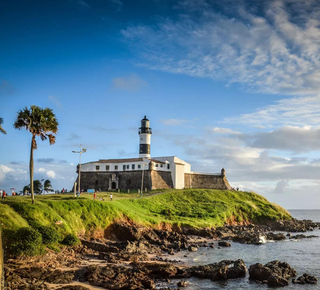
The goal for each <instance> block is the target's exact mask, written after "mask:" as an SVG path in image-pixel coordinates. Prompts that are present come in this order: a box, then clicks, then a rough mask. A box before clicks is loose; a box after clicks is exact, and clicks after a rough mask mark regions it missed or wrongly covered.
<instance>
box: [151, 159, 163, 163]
mask: <svg viewBox="0 0 320 290" xmlns="http://www.w3.org/2000/svg"><path fill="white" fill-rule="evenodd" d="M151 160H152V161H153V162H154V163H161V164H166V162H163V161H159V160H156V159H151Z"/></svg>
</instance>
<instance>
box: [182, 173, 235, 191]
mask: <svg viewBox="0 0 320 290" xmlns="http://www.w3.org/2000/svg"><path fill="white" fill-rule="evenodd" d="M184 186H185V188H208V189H231V186H230V184H229V182H228V180H227V178H226V176H224V175H212V174H199V173H185V174H184Z"/></svg>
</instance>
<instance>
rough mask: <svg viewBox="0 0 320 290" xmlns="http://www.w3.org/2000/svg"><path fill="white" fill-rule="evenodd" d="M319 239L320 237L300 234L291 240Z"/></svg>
mask: <svg viewBox="0 0 320 290" xmlns="http://www.w3.org/2000/svg"><path fill="white" fill-rule="evenodd" d="M318 237H319V236H315V235H310V236H306V235H304V234H299V235H295V236H291V237H290V239H295V240H300V239H310V238H318Z"/></svg>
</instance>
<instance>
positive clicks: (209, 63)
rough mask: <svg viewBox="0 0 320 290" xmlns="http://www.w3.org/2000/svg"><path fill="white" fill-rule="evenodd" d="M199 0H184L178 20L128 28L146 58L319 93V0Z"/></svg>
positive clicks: (279, 89) (276, 88) (199, 72)
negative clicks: (255, 0)
mask: <svg viewBox="0 0 320 290" xmlns="http://www.w3.org/2000/svg"><path fill="white" fill-rule="evenodd" d="M198 2H199V1H193V3H192V1H191V2H190V1H183V2H182V3H181V5H180V6H179V5H178V9H181V10H177V11H179V12H180V14H179V15H178V17H176V18H173V19H174V20H173V19H168V18H166V19H162V20H161V21H159V22H158V23H157V25H155V26H152V27H151V26H147V25H140V26H131V27H127V28H126V29H125V30H123V31H122V35H123V37H124V38H125V39H126V40H127V41H128V43H129V44H130V46H131V47H132V48H133V49H134V51H135V52H137V53H139V55H140V57H141V58H140V60H139V61H138V62H139V63H140V65H143V66H146V67H148V68H151V69H155V70H162V71H167V72H171V73H178V74H187V75H191V76H198V77H207V78H213V79H215V80H223V81H225V82H226V83H228V84H232V83H239V84H242V85H244V87H245V89H246V90H251V91H256V92H263V93H282V94H294V95H297V94H314V93H319V91H320V82H319V81H318V80H319V78H320V69H319V67H320V37H319V36H320V21H319V19H320V9H319V7H320V5H319V2H317V1H312V0H311V1H304V4H303V5H301V3H299V1H293V0H274V1H264V2H263V5H260V4H259V3H255V4H254V3H252V2H251V1H250V2H249V1H242V2H240V4H239V1H228V3H226V4H225V6H224V7H223V8H224V9H222V10H220V11H219V13H218V12H217V11H218V10H217V9H215V5H218V4H217V3H214V2H210V3H209V1H200V2H199V3H198ZM258 2H259V1H258ZM228 4H229V5H228ZM232 4H237V5H232ZM254 5H260V6H259V7H255V6H254ZM235 7H236V8H235ZM220 8H221V7H220ZM230 11H231V12H232V13H230ZM257 11H258V12H259V14H258V12H257Z"/></svg>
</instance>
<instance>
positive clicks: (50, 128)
mask: <svg viewBox="0 0 320 290" xmlns="http://www.w3.org/2000/svg"><path fill="white" fill-rule="evenodd" d="M58 125H59V123H58V121H57V119H56V116H55V114H54V113H53V111H52V109H49V108H44V109H42V108H40V107H38V106H34V105H33V106H31V107H30V109H28V108H27V107H25V108H24V109H23V110H20V111H19V112H18V116H17V119H16V122H15V123H14V127H15V128H16V129H19V130H20V129H22V128H25V129H26V130H28V131H29V132H30V133H31V134H32V138H31V150H30V162H29V173H30V191H31V199H32V203H34V186H33V168H34V164H33V163H34V162H33V151H34V150H35V149H37V141H36V137H37V136H39V137H40V138H41V140H42V141H44V140H46V139H49V143H50V145H52V144H54V143H55V141H56V137H55V135H54V134H57V132H58Z"/></svg>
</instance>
